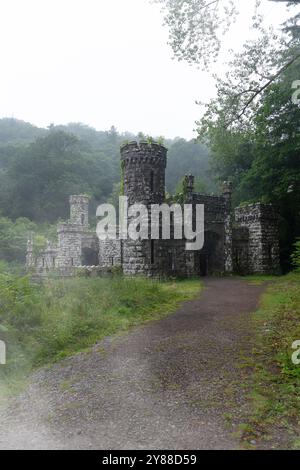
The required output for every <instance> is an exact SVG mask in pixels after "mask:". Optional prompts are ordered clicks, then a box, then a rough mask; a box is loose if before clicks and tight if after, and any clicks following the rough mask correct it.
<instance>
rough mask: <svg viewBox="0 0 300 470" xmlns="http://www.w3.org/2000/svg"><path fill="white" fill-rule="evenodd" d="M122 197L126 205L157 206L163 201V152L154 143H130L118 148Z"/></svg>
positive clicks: (159, 146) (164, 163)
mask: <svg viewBox="0 0 300 470" xmlns="http://www.w3.org/2000/svg"><path fill="white" fill-rule="evenodd" d="M121 162H122V170H123V175H122V177H123V178H124V196H127V197H128V202H129V204H134V203H142V204H147V205H148V204H161V203H162V202H163V201H164V198H165V170H166V164H167V149H166V148H165V147H164V146H163V145H160V144H157V143H148V142H140V143H137V142H130V143H129V144H126V145H124V146H123V147H121Z"/></svg>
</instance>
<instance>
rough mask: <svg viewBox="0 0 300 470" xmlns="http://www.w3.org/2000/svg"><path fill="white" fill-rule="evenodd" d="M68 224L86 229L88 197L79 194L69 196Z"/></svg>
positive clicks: (87, 222)
mask: <svg viewBox="0 0 300 470" xmlns="http://www.w3.org/2000/svg"><path fill="white" fill-rule="evenodd" d="M70 222H71V224H74V225H81V226H82V227H85V228H88V225H89V197H88V196H86V195H84V194H80V195H76V196H70Z"/></svg>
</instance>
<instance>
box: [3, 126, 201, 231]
mask: <svg viewBox="0 0 300 470" xmlns="http://www.w3.org/2000/svg"><path fill="white" fill-rule="evenodd" d="M23 124H24V123H23V121H16V120H0V211H1V212H2V214H3V215H4V216H7V217H9V218H10V219H17V218H20V217H23V218H24V217H26V218H27V219H29V220H31V221H34V222H37V223H39V224H40V223H42V222H50V223H54V222H56V221H57V219H58V218H61V219H67V218H68V215H69V203H68V200H69V195H70V194H78V193H87V194H89V195H91V211H90V212H91V214H93V213H95V210H96V207H97V205H98V204H99V203H102V202H107V201H108V200H110V201H111V200H115V199H116V191H117V190H118V185H119V182H120V179H121V181H122V167H120V146H121V144H122V142H123V143H124V139H126V142H129V141H132V140H134V139H135V136H134V135H131V134H129V133H125V134H119V133H118V132H117V130H116V129H115V128H114V127H112V128H111V129H110V130H109V131H107V132H103V131H96V130H95V129H93V128H91V127H89V126H85V125H84V124H80V123H71V124H68V125H67V126H54V125H51V126H50V127H49V129H48V130H47V129H38V128H35V127H33V126H32V127H33V130H34V133H33V132H32V129H31V127H29V129H28V136H27V138H26V139H25V140H24V142H23V143H22V142H21V141H20V140H18V139H17V135H18V131H19V132H20V136H22V138H23V137H24V138H25V137H26V133H25V130H26V129H27V128H28V126H27V124H26V123H25V124H26V125H25V124H24V126H23ZM10 126H11V129H10ZM29 126H30V125H29ZM2 127H3V129H2ZM1 129H2V133H1ZM39 131H41V132H39ZM35 133H36V134H35ZM35 135H37V136H38V138H37V139H35ZM1 136H2V137H3V140H1ZM139 137H140V138H141V139H142V140H145V139H146V141H147V137H145V136H144V135H143V134H142V133H140V134H139ZM14 139H15V140H14ZM148 141H149V143H150V144H151V143H152V142H153V141H154V140H153V139H152V138H149V139H148ZM158 142H159V143H161V144H162V143H163V138H159V139H158ZM167 146H168V147H169V148H170V152H169V163H168V171H169V174H168V184H169V186H170V189H171V190H173V189H175V186H176V184H177V182H178V181H179V179H180V178H181V177H182V174H184V172H185V170H187V171H188V170H189V171H190V172H193V170H195V172H196V173H200V172H201V173H202V172H203V169H204V167H205V169H206V170H208V154H207V151H206V150H205V148H204V147H203V146H201V145H200V144H198V145H194V144H193V143H190V142H187V141H185V140H184V139H180V141H179V140H178V139H177V140H174V141H172V140H169V141H167ZM205 152H206V153H205ZM202 160H205V161H204V163H202ZM170 183H171V184H170ZM120 191H121V192H122V191H123V188H122V186H121V188H120Z"/></svg>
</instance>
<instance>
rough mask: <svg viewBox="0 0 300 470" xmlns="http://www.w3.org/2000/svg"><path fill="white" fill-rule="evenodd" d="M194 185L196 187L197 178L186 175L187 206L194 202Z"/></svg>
mask: <svg viewBox="0 0 300 470" xmlns="http://www.w3.org/2000/svg"><path fill="white" fill-rule="evenodd" d="M194 185H195V176H193V175H185V177H184V186H185V190H186V194H185V203H186V204H191V203H192V201H193V193H194Z"/></svg>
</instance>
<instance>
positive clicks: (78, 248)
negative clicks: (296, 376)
mask: <svg viewBox="0 0 300 470" xmlns="http://www.w3.org/2000/svg"><path fill="white" fill-rule="evenodd" d="M166 165H167V149H166V148H165V147H164V146H163V145H160V144H158V143H154V142H140V143H137V142H130V143H128V144H126V145H123V146H122V147H121V166H122V187H123V189H124V196H127V198H128V205H129V206H132V205H134V204H143V205H144V206H146V209H147V211H146V213H145V215H143V217H146V218H147V220H146V222H147V224H148V230H149V231H148V239H145V240H143V239H138V240H133V239H131V238H127V239H124V240H123V239H120V237H118V235H119V228H118V227H116V233H117V239H115V240H111V239H107V240H99V239H98V237H97V234H96V232H95V231H92V230H90V229H89V222H88V220H89V213H88V207H89V198H88V196H86V195H82V194H80V195H72V196H70V220H69V221H67V222H65V223H62V224H59V225H58V228H57V236H58V241H57V243H56V244H53V243H50V242H48V243H47V247H46V248H45V249H44V250H43V251H42V252H41V253H39V255H38V256H36V255H35V254H34V253H35V250H34V243H33V236H32V235H30V236H29V239H28V244H27V255H26V265H27V268H28V270H30V271H31V272H32V273H33V274H35V275H38V276H45V275H48V273H49V271H54V270H55V271H56V272H57V273H59V275H61V276H71V275H74V274H76V272H81V271H82V270H85V271H86V272H87V273H88V275H91V276H96V275H102V274H103V273H104V272H106V273H107V272H115V270H114V269H113V268H114V267H120V268H121V269H122V270H123V273H124V274H125V275H129V276H132V275H144V276H152V277H153V276H155V277H170V276H171V277H172V276H177V277H191V276H206V275H216V274H218V275H219V274H224V273H231V272H238V273H240V274H252V273H261V274H262V273H277V272H278V271H279V267H280V266H279V241H278V240H279V236H278V213H277V211H276V209H275V208H274V207H273V206H272V205H268V204H261V203H257V204H250V205H247V206H243V207H238V208H236V209H235V211H234V219H235V221H233V213H232V185H231V183H230V182H224V184H223V188H222V193H221V194H220V195H218V196H216V195H208V194H200V193H196V192H195V190H194V176H193V175H186V176H185V179H184V191H183V196H184V197H183V198H181V199H180V198H178V197H177V198H173V200H174V201H178V200H180V204H181V208H182V209H183V207H184V205H185V204H191V205H192V211H191V212H192V216H191V221H190V224H191V225H192V228H193V230H195V227H196V218H195V215H196V209H197V207H196V206H197V204H201V205H203V206H204V246H203V248H202V249H201V250H195V251H189V250H187V249H186V242H187V240H186V239H185V236H184V231H183V230H182V232H183V237H182V238H180V239H175V236H174V233H175V230H174V227H175V212H173V213H172V215H171V213H170V220H169V223H170V235H171V236H170V239H167V240H165V239H163V237H162V236H161V235H162V223H163V222H162V217H160V219H158V218H157V219H155V224H154V219H152V220H151V208H152V205H153V204H155V205H162V204H166V197H165V171H166ZM177 204H179V203H177ZM177 207H178V206H177ZM160 209H161V208H160ZM173 209H174V207H173ZM170 212H171V211H170ZM137 217H138V214H135V215H134V216H132V218H131V219H130V218H129V217H128V224H130V223H133V222H134V221H135V219H136V218H137ZM181 223H182V222H180V224H181ZM136 224H137V225H138V222H136ZM151 224H152V225H154V226H155V228H156V235H155V236H153V238H155V239H151V232H150V231H151ZM157 225H158V226H157ZM182 228H183V227H182ZM202 229H203V228H201V230H202Z"/></svg>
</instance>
